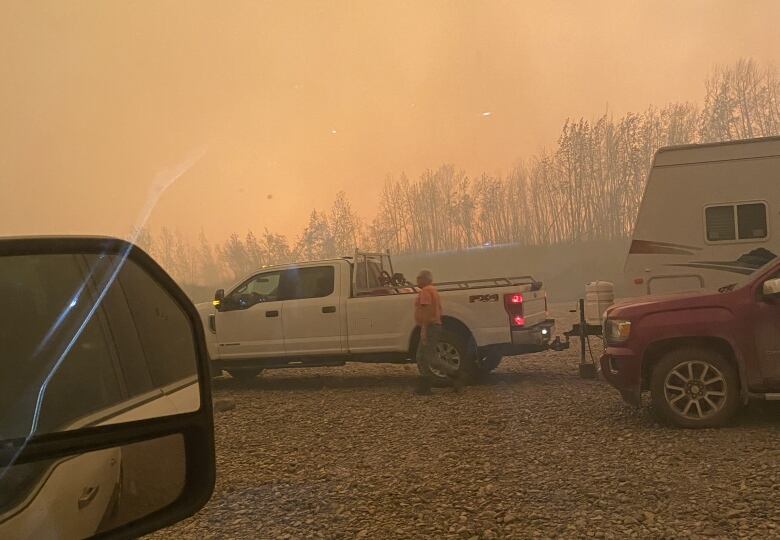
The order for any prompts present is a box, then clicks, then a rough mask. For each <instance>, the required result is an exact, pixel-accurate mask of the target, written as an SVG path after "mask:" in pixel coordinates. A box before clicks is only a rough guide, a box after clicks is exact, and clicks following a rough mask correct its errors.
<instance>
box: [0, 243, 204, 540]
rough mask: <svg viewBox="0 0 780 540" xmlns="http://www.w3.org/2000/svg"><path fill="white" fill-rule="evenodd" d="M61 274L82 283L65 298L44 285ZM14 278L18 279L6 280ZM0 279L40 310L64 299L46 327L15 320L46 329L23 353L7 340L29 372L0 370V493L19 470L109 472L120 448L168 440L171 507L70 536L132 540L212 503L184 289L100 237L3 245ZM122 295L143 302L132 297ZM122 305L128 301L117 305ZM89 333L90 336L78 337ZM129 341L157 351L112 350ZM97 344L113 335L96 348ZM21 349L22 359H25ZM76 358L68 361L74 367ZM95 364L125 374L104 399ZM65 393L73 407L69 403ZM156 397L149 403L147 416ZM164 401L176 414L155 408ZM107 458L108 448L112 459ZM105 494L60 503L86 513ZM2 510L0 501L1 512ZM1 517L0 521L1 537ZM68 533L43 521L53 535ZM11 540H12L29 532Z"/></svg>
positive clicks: (200, 359) (49, 497) (200, 363)
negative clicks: (103, 460)
mask: <svg viewBox="0 0 780 540" xmlns="http://www.w3.org/2000/svg"><path fill="white" fill-rule="evenodd" d="M62 260H66V261H68V262H69V263H72V264H69V265H67V267H65V268H64V267H63V265H62V264H60V261H62ZM20 261H21V262H20ZM45 268H52V269H54V271H53V272H50V274H49V275H54V276H56V278H57V279H55V280H51V282H50V281H46V280H43V279H39V274H40V275H43V273H42V272H43V270H42V269H45ZM69 269H70V270H73V271H72V272H71V273H72V274H73V275H75V276H83V282H82V281H78V280H77V281H75V283H77V284H79V285H80V286H79V287H77V291H76V294H72V291H73V288H72V287H71V286H70V285H71V284H68V287H60V289H61V291H54V290H53V289H54V287H55V285H54V284H52V283H55V282H56V281H57V280H60V282H61V283H64V282H65V281H63V280H64V279H65V278H64V277H62V276H67V274H68V271H69ZM15 276H16V277H17V278H19V279H14V277H15ZM79 279H81V278H79ZM25 280H26V282H25ZM0 282H1V283H3V284H4V285H5V286H6V289H7V290H10V291H11V293H14V291H15V292H16V293H18V294H19V295H23V293H24V291H25V290H27V289H30V287H29V286H30V285H36V286H38V296H37V299H38V302H37V303H38V304H39V305H40V304H45V303H46V299H47V298H54V299H55V300H57V299H58V298H57V297H56V294H55V293H58V292H63V291H64V293H63V294H65V293H67V296H65V298H68V299H71V298H72V300H70V301H69V302H65V303H63V302H50V304H51V305H55V306H58V307H57V309H58V311H55V312H54V313H55V315H57V317H56V322H55V323H54V324H51V325H50V326H49V320H50V318H46V317H41V316H40V312H38V313H36V312H34V311H30V310H28V311H27V312H25V313H21V314H19V313H17V314H15V315H14V316H16V317H21V318H22V321H23V322H24V321H34V322H35V323H36V324H37V325H38V326H41V327H42V328H43V330H47V329H48V331H47V332H43V334H40V335H45V339H43V340H38V339H32V338H30V339H28V341H30V343H28V344H27V345H31V347H28V348H27V349H25V348H24V346H25V344H24V343H22V345H16V342H19V341H24V339H22V338H19V337H18V336H19V335H20V334H14V335H15V336H16V337H15V340H16V341H15V342H14V345H13V346H14V347H17V349H16V350H17V351H23V352H22V354H21V355H20V356H19V358H21V359H23V360H25V361H26V365H32V368H30V369H27V370H26V371H19V370H18V368H17V372H13V371H8V372H5V371H2V367H1V366H0V378H4V379H5V380H6V384H5V386H3V384H2V381H0V393H2V394H3V395H2V396H0V403H2V405H3V407H2V409H0V491H3V489H4V484H3V482H4V481H10V482H11V484H10V485H12V486H13V485H14V483H13V478H11V480H8V478H9V477H13V476H14V475H8V474H5V473H8V472H9V471H12V472H13V470H14V469H18V468H20V467H21V468H22V469H25V470H26V469H29V468H31V467H32V468H33V469H34V468H36V467H38V468H40V467H44V466H45V467H54V466H60V465H61V464H62V463H65V462H68V461H71V460H75V459H91V458H90V456H95V455H102V456H105V455H107V453H108V454H110V460H111V463H115V462H116V460H118V459H122V458H121V455H122V454H121V452H122V451H128V450H133V449H134V448H135V449H136V452H137V445H139V444H143V443H146V442H149V443H154V441H158V442H159V441H163V442H165V441H167V442H170V443H172V444H171V445H169V446H168V448H169V449H170V452H171V456H172V457H171V458H170V459H171V460H172V461H175V463H173V465H177V467H175V468H177V470H178V471H179V472H180V477H181V484H180V486H178V488H180V489H177V490H176V491H172V496H171V498H170V501H166V502H164V503H163V504H164V506H163V507H160V508H153V509H144V510H143V511H138V512H136V513H135V514H133V513H130V514H129V515H130V516H131V517H128V518H127V520H126V522H122V521H117V522H115V523H114V524H113V525H109V526H108V528H106V525H105V524H104V523H100V524H98V525H99V526H98V525H95V527H92V528H89V529H88V531H89V532H87V533H84V532H83V529H81V532H79V533H78V535H79V536H82V537H83V536H92V537H95V538H104V537H110V538H128V539H129V538H137V537H139V536H142V535H144V534H147V533H149V532H152V531H154V530H157V529H160V528H163V527H166V526H169V525H172V524H174V523H176V522H178V521H181V520H182V519H185V518H187V517H189V516H191V515H192V514H194V513H195V512H196V511H197V510H199V509H200V508H201V507H202V506H203V505H204V504H205V503H206V502H207V501H208V500H209V498H210V497H211V493H212V491H213V489H214V481H215V456H214V434H213V416H212V404H211V403H212V401H211V387H210V372H209V370H210V366H209V362H208V353H207V351H206V343H205V336H204V329H203V325H202V323H201V321H200V317H199V315H198V313H197V311H196V309H195V306H194V305H193V304H192V302H191V301H190V300H189V298H188V297H187V295H186V294H185V293H184V291H182V289H181V288H180V287H179V286H178V285H177V284H176V283H175V282H174V281H173V279H172V278H171V277H170V276H169V275H168V274H167V273H166V272H165V271H164V270H162V268H161V267H160V266H159V265H158V264H157V263H156V262H155V261H154V260H153V259H152V258H151V257H149V255H147V254H146V253H144V252H143V251H142V250H141V249H139V248H138V247H136V246H135V245H133V244H131V243H129V242H126V241H124V240H119V239H116V238H106V237H31V238H8V239H2V240H0ZM24 286H27V289H25V288H24ZM49 288H52V291H49ZM69 291H71V292H69ZM132 291H141V292H144V291H148V292H149V293H150V294H130V292H132ZM49 293H51V294H49ZM47 295H48V296H47ZM124 298H129V299H130V300H126V304H125V303H122V302H123V300H122V299H124ZM31 309H32V308H31ZM60 309H61V311H59V310H60ZM24 317H26V319H25V318H24ZM39 322H40V323H41V324H38V323H39ZM20 324H21V323H20ZM131 330H132V331H131ZM89 332H92V333H90V334H89V335H87V334H88V333H89ZM9 335H10V334H8V333H6V334H3V333H2V332H0V349H3V348H4V346H5V347H11V346H12V345H11V344H10V343H9V342H8V340H9V338H8V336H9ZM25 335H29V336H33V337H34V336H36V335H39V334H36V333H34V332H31V333H29V334H25ZM134 335H137V339H139V340H140V342H139V343H141V345H143V344H146V345H149V344H151V343H159V344H160V346H159V347H156V348H152V347H138V346H135V345H133V346H132V347H131V346H129V345H128V346H126V347H124V348H120V345H119V344H120V343H125V341H123V340H126V339H127V337H128V336H134ZM100 336H113V338H112V339H110V338H108V337H106V338H104V339H103V340H100V339H98V338H100ZM100 343H105V344H109V345H106V346H111V347H114V348H115V349H112V351H110V352H109V351H108V349H105V350H104V349H101V347H100V346H96V344H98V345H99V344H100ZM20 347H21V348H20ZM28 349H29V352H24V351H28ZM4 350H5V349H4ZM12 350H13V349H12ZM74 357H77V360H78V361H73V358H74ZM139 358H140V360H139ZM144 358H145V359H144ZM84 359H86V360H85V361H82V360H84ZM51 360H53V361H51ZM69 360H71V361H70V362H69ZM102 363H106V365H117V366H121V368H122V369H118V370H116V371H113V370H109V371H108V372H110V373H111V374H114V373H122V374H123V375H122V376H124V377H128V376H127V375H126V374H125V372H124V371H123V370H124V369H125V368H127V369H130V368H132V369H133V370H135V371H134V372H133V373H134V375H133V377H132V378H126V380H125V381H124V382H123V383H117V386H116V390H112V388H113V387H111V386H105V384H104V381H103V379H98V378H97V377H98V376H97V375H96V371H97V370H96V369H95V367H94V366H95V365H96V364H101V365H102ZM9 369H10V368H9ZM143 369H148V372H147V371H142V370H143ZM101 376H102V375H101ZM110 376H111V377H114V376H116V377H119V376H120V375H110ZM106 380H107V379H106ZM96 384H100V385H102V386H101V387H100V391H99V392H98V391H97V390H98V388H95V387H94V386H95V385H96ZM74 388H75V389H74ZM131 388H135V389H136V391H131ZM74 392H75V394H74ZM176 392H179V394H178V397H182V396H184V395H185V393H186V395H187V396H188V397H189V398H191V400H190V401H188V402H186V403H185V404H184V405H180V403H181V400H179V401H177V400H170V401H164V400H163V398H165V396H166V395H167V394H173V393H176ZM28 395H34V396H38V399H37V401H36V400H29V399H27V397H28ZM92 395H95V396H100V397H99V398H94V397H92ZM74 396H83V399H73V397H74ZM158 399H160V401H159V402H157V403H153V404H152V406H151V407H147V406H148V405H149V404H150V403H152V402H154V401H155V400H158ZM90 400H92V401H90ZM100 400H102V401H100ZM74 403H75V405H74ZM158 403H159V404H158ZM168 403H176V406H175V407H174V408H170V407H169V408H168V409H164V406H168V405H165V404H168ZM8 405H10V407H8ZM142 407H147V408H142ZM28 409H29V410H28ZM142 411H143V412H142ZM27 413H34V414H27ZM139 418H140V419H139ZM9 435H10V438H9ZM3 437H5V438H3ZM151 447H153V446H149V448H151ZM112 449H117V450H116V451H115V452H114V453H113V454H111V452H112V451H113V450H112ZM85 456H86V458H85ZM50 463H54V464H55V465H49V464H50ZM39 464H41V465H39ZM122 465H123V467H124V469H125V473H126V472H127V471H126V469H127V467H128V466H129V465H126V464H125V463H124V462H122ZM139 474H141V473H139ZM4 476H5V477H6V478H5V479H4ZM16 476H17V477H19V475H18V474H17V475H16ZM41 478H47V477H46V476H45V475H44V476H42V477H41ZM81 480H82V479H79V481H81ZM36 489H38V491H37V492H36V495H35V497H38V496H39V495H38V493H44V492H45V493H46V496H42V497H43V499H45V500H44V501H43V503H45V504H60V502H61V501H59V500H58V499H57V492H56V488H50V489H49V490H48V492H47V491H46V489H47V487H46V480H42V481H41V484H40V487H38V488H36ZM53 490H54V491H53ZM109 495H110V489H108V488H106V489H98V487H97V485H95V486H93V485H92V483H89V482H87V483H86V484H85V490H84V492H83V493H82V497H80V498H79V500H78V507H77V506H76V504H75V502H74V501H71V502H68V506H70V505H72V506H73V508H74V512H76V511H77V510H80V509H81V508H82V504H83V505H84V506H85V507H87V506H88V505H90V504H92V505H93V506H92V507H90V508H94V505H96V504H105V503H98V502H95V501H98V500H99V499H101V497H103V498H104V499H105V500H107V499H108V496H109ZM2 502H3V501H2V497H0V506H2ZM6 504H10V505H11V510H12V512H9V513H8V514H7V515H11V517H10V518H8V519H11V520H12V519H13V518H14V516H15V515H18V514H19V513H20V512H24V508H22V507H19V509H18V511H17V509H16V507H15V506H13V505H14V504H16V503H14V502H13V500H11V501H10V502H8V501H6ZM74 515H76V516H78V514H74ZM4 520H6V518H4V517H2V516H0V531H2V530H3V526H4V523H3V521H4ZM66 525H67V524H60V523H46V524H45V526H46V527H47V528H50V529H51V530H57V531H61V530H62V527H65V526H66ZM88 525H90V526H91V524H88ZM5 526H7V527H10V529H6V530H14V529H13V523H11V522H8V521H7V520H6V523H5ZM16 532H18V533H19V534H21V537H25V535H26V534H27V533H25V532H24V531H22V532H19V531H16ZM71 534H74V533H72V532H69V534H68V536H69V535H71ZM63 535H65V533H63ZM0 536H2V535H1V534H0Z"/></svg>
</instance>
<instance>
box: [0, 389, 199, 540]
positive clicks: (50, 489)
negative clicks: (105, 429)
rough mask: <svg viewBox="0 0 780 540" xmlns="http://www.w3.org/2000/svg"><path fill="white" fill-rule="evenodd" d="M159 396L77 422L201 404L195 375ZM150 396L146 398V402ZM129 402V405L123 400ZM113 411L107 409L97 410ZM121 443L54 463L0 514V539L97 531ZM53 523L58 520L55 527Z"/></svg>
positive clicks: (152, 414)
mask: <svg viewBox="0 0 780 540" xmlns="http://www.w3.org/2000/svg"><path fill="white" fill-rule="evenodd" d="M183 384H185V386H183V387H181V388H179V389H177V390H175V391H172V392H170V393H168V394H162V393H159V394H158V397H156V398H155V397H152V399H149V396H140V398H141V399H139V398H135V399H134V400H133V401H136V400H137V401H139V402H141V404H140V405H138V406H137V407H132V406H131V407H130V408H129V409H127V410H126V411H125V412H122V413H120V414H117V415H115V416H112V417H111V418H109V419H108V420H106V421H104V422H99V421H98V422H96V423H95V422H93V421H92V419H91V418H87V419H84V420H83V421H82V422H79V425H76V426H73V427H74V428H76V427H79V426H80V425H82V424H84V425H87V424H88V425H109V424H118V423H122V422H131V421H134V420H144V419H148V418H156V417H160V416H167V415H172V414H180V413H185V412H192V411H196V410H197V409H198V408H199V404H200V388H199V386H198V384H197V378H195V379H194V380H192V381H191V382H189V383H187V382H186V381H185V382H184V383H183ZM147 400H148V401H147ZM123 406H124V407H127V404H124V405H123ZM106 413H109V414H112V413H111V412H110V411H104V412H102V413H98V414H99V415H105V414H106ZM121 463H122V450H121V448H108V449H105V450H97V451H94V452H89V453H87V454H81V455H75V456H72V457H68V458H65V459H61V460H58V461H57V462H55V463H53V464H52V466H51V467H50V468H49V470H48V471H47V472H46V473H45V474H44V475H43V477H42V478H41V479H40V481H39V483H38V485H37V486H36V487H35V488H34V489H33V490H31V492H30V493H29V494H28V495H27V497H26V498H25V500H24V501H23V502H22V503H21V504H19V505H18V506H16V507H15V508H14V509H12V510H11V511H9V512H8V513H7V514H6V515H0V538H3V539H8V540H28V539H31V538H36V539H38V538H42V539H52V540H53V539H69V538H86V537H89V536H92V535H93V534H95V532H96V531H97V529H98V526H99V525H100V523H101V521H102V519H103V517H104V515H105V513H106V510H107V509H108V505H109V503H110V501H111V498H112V495H113V493H114V489H115V486H117V485H118V484H119V481H120V470H121ZM85 490H96V495H95V496H94V498H93V499H92V500H91V501H90V502H89V504H87V505H85V506H83V507H81V508H80V507H79V499H80V498H81V497H83V496H84V494H85V493H86V491H85ZM53 524H56V525H57V527H56V528H55V527H54V526H53Z"/></svg>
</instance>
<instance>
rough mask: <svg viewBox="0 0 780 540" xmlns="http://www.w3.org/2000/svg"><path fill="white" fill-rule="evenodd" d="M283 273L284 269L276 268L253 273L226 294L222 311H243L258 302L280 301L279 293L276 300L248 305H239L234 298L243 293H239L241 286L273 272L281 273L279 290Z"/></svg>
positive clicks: (243, 286) (245, 285) (244, 286)
mask: <svg viewBox="0 0 780 540" xmlns="http://www.w3.org/2000/svg"><path fill="white" fill-rule="evenodd" d="M283 273H284V270H281V269H275V270H267V271H265V272H258V273H257V274H252V276H250V277H248V278H246V279H245V280H244V281H242V282H241V283H239V284H238V285H236V286H235V287H233V289H232V290H231V291H230V292H229V293H228V294H226V295H225V296H224V298H223V300H222V309H221V310H220V311H242V310H245V309H249V308H251V307H252V306H256V305H257V304H267V303H270V302H280V301H281V297H280V295H279V294H278V293H277V298H276V299H274V300H267V301H264V302H255V303H253V304H248V305H247V306H239V305H238V302H237V300H236V301H234V300H233V298H234V297H235V295H236V294H242V293H239V292H238V291H239V290H240V289H241V288H246V287H248V286H249V284H250V283H252V282H253V281H255V280H256V279H257V278H259V277H262V276H268V275H272V274H278V275H279V284H278V285H277V290H278V289H279V288H280V287H281V283H282V274H283Z"/></svg>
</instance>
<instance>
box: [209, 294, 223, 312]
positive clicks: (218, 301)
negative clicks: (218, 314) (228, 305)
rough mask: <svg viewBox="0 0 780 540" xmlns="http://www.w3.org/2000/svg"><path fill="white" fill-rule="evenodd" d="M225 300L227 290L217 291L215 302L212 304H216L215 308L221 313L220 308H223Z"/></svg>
mask: <svg viewBox="0 0 780 540" xmlns="http://www.w3.org/2000/svg"><path fill="white" fill-rule="evenodd" d="M224 300H225V289H217V290H216V292H215V293H214V302H212V303H213V304H214V307H215V308H217V311H219V310H220V308H221V307H222V303H223V302H224Z"/></svg>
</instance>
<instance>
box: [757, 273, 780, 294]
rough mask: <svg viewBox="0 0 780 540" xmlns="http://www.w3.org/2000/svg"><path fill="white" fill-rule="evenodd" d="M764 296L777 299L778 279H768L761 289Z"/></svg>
mask: <svg viewBox="0 0 780 540" xmlns="http://www.w3.org/2000/svg"><path fill="white" fill-rule="evenodd" d="M761 292H762V294H763V295H764V296H770V297H775V298H776V297H777V296H778V295H780V278H774V279H768V280H766V281H765V282H764V285H763V286H762V288H761Z"/></svg>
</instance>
